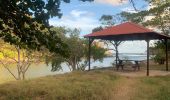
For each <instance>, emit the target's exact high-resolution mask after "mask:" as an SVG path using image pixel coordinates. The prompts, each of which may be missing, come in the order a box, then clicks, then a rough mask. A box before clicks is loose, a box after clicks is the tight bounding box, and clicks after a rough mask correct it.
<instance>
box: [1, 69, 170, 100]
mask: <svg viewBox="0 0 170 100" xmlns="http://www.w3.org/2000/svg"><path fill="white" fill-rule="evenodd" d="M120 82H121V83H120ZM127 82H130V84H131V86H130V84H127ZM122 83H123V86H122ZM133 83H134V84H133ZM125 85H127V86H125ZM128 85H129V86H128ZM121 87H130V89H129V88H128V90H127V91H124V90H123V89H122V88H121ZM131 88H132V89H131ZM121 89H122V90H121ZM126 89H127V88H125V90H126ZM123 92H124V93H125V92H129V93H130V94H129V93H128V95H126V96H130V97H131V98H130V100H170V76H156V77H136V78H134V77H133V78H131V77H123V76H118V75H115V74H114V72H113V71H112V70H94V71H91V72H72V73H67V74H63V75H56V76H47V77H42V78H37V79H32V80H26V81H17V82H16V81H14V82H10V83H5V84H2V85H0V100H115V98H116V97H115V96H120V95H117V93H123ZM125 94H126V93H125ZM126 96H125V97H124V98H125V100H126ZM116 100H117V99H116Z"/></svg>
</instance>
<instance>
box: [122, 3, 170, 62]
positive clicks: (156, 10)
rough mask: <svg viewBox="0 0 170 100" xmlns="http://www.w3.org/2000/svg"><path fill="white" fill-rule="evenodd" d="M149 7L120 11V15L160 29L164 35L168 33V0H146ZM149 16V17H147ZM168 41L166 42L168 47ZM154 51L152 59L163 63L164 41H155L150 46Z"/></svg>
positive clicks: (169, 18)
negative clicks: (133, 10)
mask: <svg viewBox="0 0 170 100" xmlns="http://www.w3.org/2000/svg"><path fill="white" fill-rule="evenodd" d="M146 1H147V2H148V3H149V4H150V5H151V8H150V9H149V10H143V11H140V12H138V13H129V12H122V13H121V14H120V15H121V16H122V18H123V19H124V21H132V22H135V23H140V24H143V25H144V26H149V27H153V28H155V29H157V30H159V31H161V32H162V33H163V34H165V35H169V34H170V31H169V30H170V27H169V24H170V16H169V15H170V9H169V5H170V1H169V0H146ZM148 17H151V19H149V20H148V19H147V18H148ZM169 46H170V42H168V48H169ZM152 51H153V52H154V55H155V57H154V60H155V62H157V63H159V64H164V62H165V43H164V41H162V40H160V41H157V42H156V43H155V45H154V47H153V48H152Z"/></svg>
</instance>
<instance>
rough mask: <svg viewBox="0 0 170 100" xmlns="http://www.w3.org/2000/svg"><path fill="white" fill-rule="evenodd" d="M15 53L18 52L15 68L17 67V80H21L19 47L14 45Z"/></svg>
mask: <svg viewBox="0 0 170 100" xmlns="http://www.w3.org/2000/svg"><path fill="white" fill-rule="evenodd" d="M16 50H17V53H18V62H17V69H18V80H21V68H20V67H21V58H20V57H21V54H20V48H19V47H16Z"/></svg>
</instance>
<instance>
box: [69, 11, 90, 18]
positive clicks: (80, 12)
mask: <svg viewBox="0 0 170 100" xmlns="http://www.w3.org/2000/svg"><path fill="white" fill-rule="evenodd" d="M70 14H71V15H72V16H74V17H80V16H81V15H83V14H87V11H80V10H72V11H71V12H70Z"/></svg>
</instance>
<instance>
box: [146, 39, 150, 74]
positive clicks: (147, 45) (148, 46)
mask: <svg viewBox="0 0 170 100" xmlns="http://www.w3.org/2000/svg"><path fill="white" fill-rule="evenodd" d="M146 42H147V73H146V75H147V76H149V40H146Z"/></svg>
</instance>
